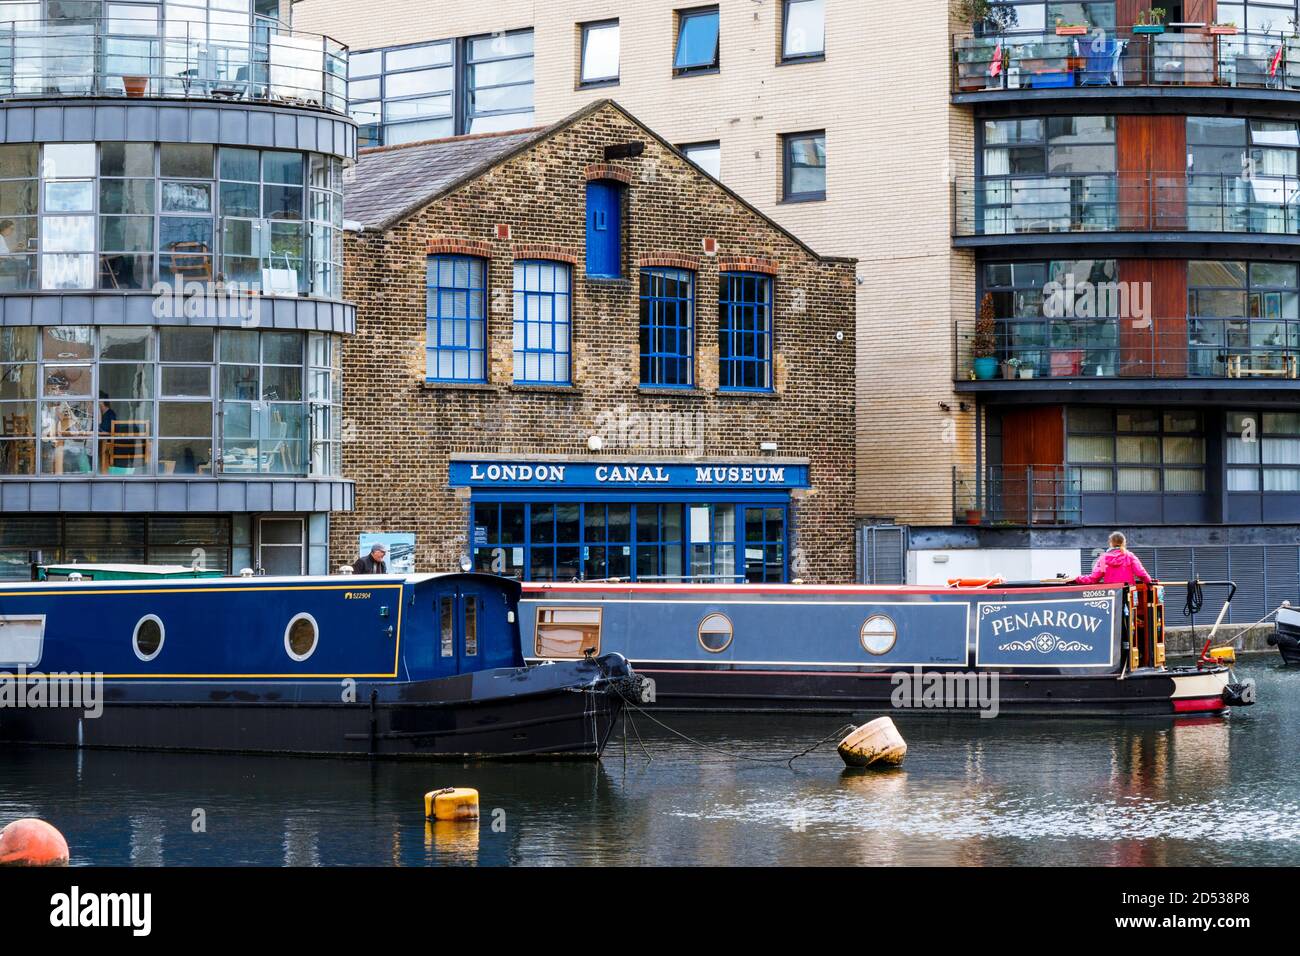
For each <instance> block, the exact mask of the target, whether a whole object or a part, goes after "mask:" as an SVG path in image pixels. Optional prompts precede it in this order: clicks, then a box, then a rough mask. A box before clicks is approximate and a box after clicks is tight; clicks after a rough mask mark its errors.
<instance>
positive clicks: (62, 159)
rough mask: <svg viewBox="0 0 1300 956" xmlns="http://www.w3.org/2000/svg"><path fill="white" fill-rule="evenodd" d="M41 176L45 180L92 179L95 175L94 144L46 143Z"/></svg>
mask: <svg viewBox="0 0 1300 956" xmlns="http://www.w3.org/2000/svg"><path fill="white" fill-rule="evenodd" d="M44 150H45V152H44V156H43V158H42V161H41V162H42V165H41V175H42V176H43V177H44V178H45V179H83V178H84V179H90V178H92V177H94V175H95V144H94V143H46V144H45V147H44Z"/></svg>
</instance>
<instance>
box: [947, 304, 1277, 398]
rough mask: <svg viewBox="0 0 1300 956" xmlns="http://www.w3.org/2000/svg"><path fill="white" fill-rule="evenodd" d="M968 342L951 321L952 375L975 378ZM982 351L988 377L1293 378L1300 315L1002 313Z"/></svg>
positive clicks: (971, 334) (965, 329) (968, 328)
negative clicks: (1025, 316) (1045, 316)
mask: <svg viewBox="0 0 1300 956" xmlns="http://www.w3.org/2000/svg"><path fill="white" fill-rule="evenodd" d="M1148 306H1149V303H1148ZM1171 326H1176V327H1175V328H1171ZM975 344H976V343H975V323H974V322H973V321H969V322H959V323H957V325H956V326H955V327H954V343H953V355H954V357H955V358H954V360H955V364H954V367H953V378H954V380H956V381H968V380H970V379H972V378H976V377H978V373H977V368H976V363H975V355H974V346H975ZM990 357H991V358H992V359H994V360H995V362H996V365H995V366H994V367H993V371H992V376H991V378H992V379H993V380H1013V381H1018V382H1024V381H1033V380H1041V379H1053V380H1056V379H1166V378H1172V379H1258V380H1262V381H1267V380H1286V381H1293V382H1294V381H1296V380H1297V379H1298V378H1300V321H1297V320H1287V319H1207V318H1185V319H1184V318H1180V319H1159V320H1156V321H1152V320H1151V319H1149V318H1146V319H1132V318H1127V319H1114V318H1111V319H1079V318H1074V319H1050V320H1037V321H1035V320H1032V319H1029V320H1025V321H1019V320H1008V321H1000V322H998V323H997V329H996V331H995V333H994V335H993V355H992V356H990ZM986 364H987V363H986ZM986 370H987V369H986Z"/></svg>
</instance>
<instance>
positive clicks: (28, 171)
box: [0, 143, 38, 179]
mask: <svg viewBox="0 0 1300 956" xmlns="http://www.w3.org/2000/svg"><path fill="white" fill-rule="evenodd" d="M37 149H38V147H37V145H36V144H35V143H30V144H28V143H19V144H11V145H0V179H23V178H34V177H35V176H36V157H37Z"/></svg>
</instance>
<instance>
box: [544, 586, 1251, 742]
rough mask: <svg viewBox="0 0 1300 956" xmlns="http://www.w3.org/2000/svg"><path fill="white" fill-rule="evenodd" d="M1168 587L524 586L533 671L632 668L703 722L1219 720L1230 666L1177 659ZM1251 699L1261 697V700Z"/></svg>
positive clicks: (668, 702) (663, 699) (672, 705)
mask: <svg viewBox="0 0 1300 956" xmlns="http://www.w3.org/2000/svg"><path fill="white" fill-rule="evenodd" d="M1162 600H1163V588H1162V587H1161V586H1160V585H1159V584H1153V585H1142V584H1139V585H1135V586H1132V587H1125V586H1123V585H1102V586H1087V587H1084V586H1077V585H1071V584H1068V583H1067V582H1064V581H1054V582H1042V581H1035V582H1026V583H1024V584H1016V583H1004V582H1001V581H979V582H954V583H953V586H950V587H948V588H934V587H911V586H904V587H879V586H877V587H869V586H828V587H811V586H802V585H758V584H752V585H730V584H725V585H708V584H664V585H659V584H619V583H612V582H611V583H600V584H596V583H589V584H577V583H575V584H558V583H557V584H540V583H537V584H525V585H524V600H523V608H524V619H523V622H522V625H523V637H524V646H525V648H526V653H527V654H528V655H529V659H530V660H534V661H542V660H572V659H575V658H576V657H579V656H581V655H582V654H584V653H608V652H610V651H615V652H617V653H619V654H622V655H623V656H624V657H626V658H627V659H628V660H629V661H631V662H632V666H633V667H634V668H635V669H636V671H637V673H639V674H641V675H643V676H645V677H647V678H649V679H652V680H654V682H655V690H654V696H655V700H656V703H657V706H659V707H663V708H668V709H676V710H696V711H739V712H762V711H811V712H829V713H844V712H850V713H852V712H870V711H890V710H895V709H899V708H908V709H915V710H918V711H923V712H937V713H951V712H963V713H976V712H978V713H982V714H985V715H989V716H992V715H996V714H997V713H1022V714H1057V713H1071V714H1096V715H1103V714H1125V715H1129V714H1148V715H1158V714H1170V715H1173V714H1193V713H1198V714H1204V713H1217V712H1220V711H1223V710H1224V709H1225V707H1227V706H1229V705H1230V704H1235V703H1245V702H1246V701H1244V700H1242V696H1243V695H1241V694H1240V693H1235V692H1232V691H1230V690H1229V687H1230V685H1231V684H1232V675H1231V671H1230V670H1229V668H1227V667H1225V666H1222V665H1219V664H1218V663H1217V662H1213V661H1206V660H1202V661H1198V662H1197V663H1196V665H1195V666H1191V667H1181V668H1179V667H1170V666H1169V665H1168V664H1167V663H1166V661H1165V646H1164V613H1163V604H1162ZM1246 696H1249V695H1246Z"/></svg>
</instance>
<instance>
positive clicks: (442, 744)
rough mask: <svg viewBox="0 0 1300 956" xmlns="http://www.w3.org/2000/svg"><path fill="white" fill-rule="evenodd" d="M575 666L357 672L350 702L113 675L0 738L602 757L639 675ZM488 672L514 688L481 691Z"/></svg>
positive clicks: (152, 746)
mask: <svg viewBox="0 0 1300 956" xmlns="http://www.w3.org/2000/svg"><path fill="white" fill-rule="evenodd" d="M572 669H573V668H572V667H571V666H569V665H558V666H555V667H553V668H550V667H547V668H522V669H517V670H515V669H511V670H506V671H500V672H496V673H495V674H493V673H492V672H489V673H487V674H473V675H465V676H464V677H460V678H449V679H441V680H433V681H423V682H415V683H409V684H400V685H392V684H365V683H359V684H357V685H356V688H355V693H354V694H352V695H350V696H351V697H352V698H353V701H351V702H344V701H342V700H340V699H339V698H340V696H341V695H340V694H339V692H338V685H335V687H334V688H333V689H332V690H329V689H327V688H321V689H322V690H327V691H328V692H329V693H332V696H333V699H330V698H329V697H327V696H323V695H322V694H319V693H313V692H312V690H311V689H310V688H304V687H302V686H301V685H299V686H293V685H281V684H274V683H272V684H260V685H252V686H250V685H247V684H243V685H240V686H238V687H232V686H231V685H222V684H202V683H193V684H186V685H183V686H177V685H165V684H163V685H158V684H154V685H148V686H143V687H142V686H139V685H134V684H124V683H117V684H115V683H112V682H106V683H105V685H104V694H105V703H104V705H103V711H102V714H101V715H100V716H98V717H94V718H92V717H90V716H88V715H87V713H86V712H85V711H84V710H80V709H72V708H42V709H33V708H4V709H0V743H4V744H10V745H36V746H58V747H87V748H104V749H125V750H157V751H189V752H225V753H253V754H257V753H261V754H285V755H299V756H328V757H358V758H392V759H402V758H413V759H425V760H437V759H520V758H531V757H547V758H557V757H559V758H573V759H596V758H598V757H599V756H600V754H601V751H602V750H603V749H604V746H605V744H606V742H607V741H608V739H609V735H610V733H611V731H612V730H613V727H614V725H615V722H616V721H617V720H618V718H619V716H620V715H621V714H622V709H623V706H624V703H623V697H622V694H623V693H624V692H625V688H624V686H623V685H624V684H627V683H629V681H631V682H634V679H633V678H630V677H627V676H624V677H621V678H619V677H614V678H611V679H607V678H606V677H605V676H603V675H601V674H600V673H599V672H598V671H596V667H595V665H594V664H586V662H580V663H579V664H578V669H579V670H581V671H584V673H583V674H581V675H579V677H580V679H572V678H573V675H571V674H569V673H567V672H568V671H570V670H572ZM586 671H592V672H594V674H593V673H585V672H586ZM493 676H495V677H496V678H497V679H498V680H499V681H500V682H501V683H502V684H504V685H507V687H505V688H502V689H503V690H506V689H508V690H509V692H503V693H498V694H491V693H483V692H482V691H483V685H484V683H485V680H486V678H489V677H493ZM508 685H517V686H515V687H513V688H509V687H508ZM471 695H473V696H471ZM372 697H373V700H372Z"/></svg>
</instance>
